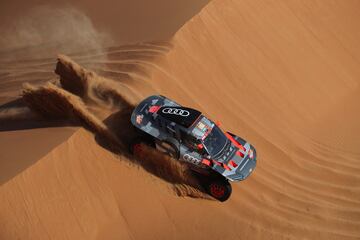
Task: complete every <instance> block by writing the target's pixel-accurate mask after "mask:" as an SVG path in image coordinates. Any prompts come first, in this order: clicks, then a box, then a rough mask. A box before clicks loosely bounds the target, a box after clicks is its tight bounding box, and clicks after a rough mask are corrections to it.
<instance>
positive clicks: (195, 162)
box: [183, 153, 201, 164]
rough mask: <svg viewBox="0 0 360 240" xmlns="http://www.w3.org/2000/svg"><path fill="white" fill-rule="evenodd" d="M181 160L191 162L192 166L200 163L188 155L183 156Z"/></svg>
mask: <svg viewBox="0 0 360 240" xmlns="http://www.w3.org/2000/svg"><path fill="white" fill-rule="evenodd" d="M183 159H184V160H185V161H186V162H191V163H193V164H199V163H200V162H201V160H200V159H197V158H196V157H193V156H191V155H190V154H188V153H185V154H184V156H183Z"/></svg>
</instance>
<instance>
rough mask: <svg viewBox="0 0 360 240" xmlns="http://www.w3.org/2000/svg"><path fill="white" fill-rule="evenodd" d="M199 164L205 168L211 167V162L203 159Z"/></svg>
mask: <svg viewBox="0 0 360 240" xmlns="http://www.w3.org/2000/svg"><path fill="white" fill-rule="evenodd" d="M201 162H202V163H203V164H205V165H207V166H211V162H210V160H208V159H203V160H202V161H201Z"/></svg>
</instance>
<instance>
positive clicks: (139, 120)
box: [136, 114, 144, 124]
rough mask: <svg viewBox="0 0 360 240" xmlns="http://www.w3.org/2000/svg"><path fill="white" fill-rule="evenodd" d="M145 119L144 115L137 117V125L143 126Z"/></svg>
mask: <svg viewBox="0 0 360 240" xmlns="http://www.w3.org/2000/svg"><path fill="white" fill-rule="evenodd" d="M143 118H144V115H142V114H141V115H137V116H136V123H137V124H141V122H142V120H143Z"/></svg>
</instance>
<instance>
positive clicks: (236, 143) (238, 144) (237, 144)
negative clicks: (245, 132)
mask: <svg viewBox="0 0 360 240" xmlns="http://www.w3.org/2000/svg"><path fill="white" fill-rule="evenodd" d="M225 135H226V137H227V138H228V139H229V140H230V141H231V142H232V143H233V144H234V145H235V146H236V147H238V148H239V149H241V150H243V151H244V152H245V151H246V149H245V148H244V146H243V145H241V144H240V143H238V142H237V141H236V140H235V139H234V138H233V137H232V136H231V135H230V134H229V133H225ZM243 155H244V154H243Z"/></svg>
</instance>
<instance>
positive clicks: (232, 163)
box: [229, 160, 238, 168]
mask: <svg viewBox="0 0 360 240" xmlns="http://www.w3.org/2000/svg"><path fill="white" fill-rule="evenodd" d="M229 163H230V165H231V166H232V167H234V168H235V167H237V166H238V165H237V164H236V163H235V162H234V161H233V160H230V161H229Z"/></svg>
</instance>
